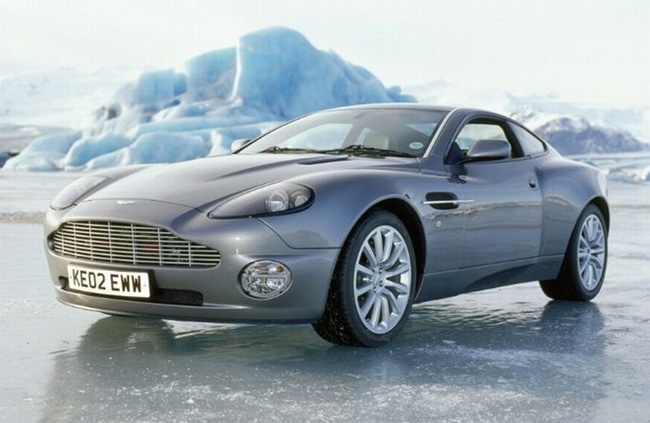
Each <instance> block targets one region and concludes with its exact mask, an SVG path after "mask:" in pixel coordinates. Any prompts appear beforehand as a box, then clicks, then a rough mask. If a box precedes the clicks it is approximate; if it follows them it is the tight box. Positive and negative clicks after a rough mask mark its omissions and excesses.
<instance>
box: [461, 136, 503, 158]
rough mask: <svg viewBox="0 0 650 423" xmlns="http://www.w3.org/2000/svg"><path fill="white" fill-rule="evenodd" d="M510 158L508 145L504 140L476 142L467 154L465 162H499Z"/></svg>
mask: <svg viewBox="0 0 650 423" xmlns="http://www.w3.org/2000/svg"><path fill="white" fill-rule="evenodd" d="M508 157H510V143H509V142H508V141H504V140H478V141H476V142H475V143H474V145H472V147H471V148H470V149H469V151H468V152H467V155H466V158H465V161H480V160H500V159H507V158H508Z"/></svg>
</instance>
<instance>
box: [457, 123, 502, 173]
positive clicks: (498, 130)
mask: <svg viewBox="0 0 650 423" xmlns="http://www.w3.org/2000/svg"><path fill="white" fill-rule="evenodd" d="M484 139H492V140H503V141H507V142H509V140H508V137H507V136H506V133H505V131H504V130H503V127H502V126H501V125H499V124H497V123H490V122H485V121H480V122H469V123H467V124H465V126H463V129H461V130H460V132H459V133H458V135H457V136H456V140H454V142H453V143H452V145H451V148H450V151H449V153H448V154H447V162H448V163H455V162H457V161H459V160H461V159H463V158H465V154H467V151H468V150H469V149H470V148H471V147H472V146H473V145H474V143H475V142H476V141H478V140H484ZM514 151H515V149H514V148H513V154H514Z"/></svg>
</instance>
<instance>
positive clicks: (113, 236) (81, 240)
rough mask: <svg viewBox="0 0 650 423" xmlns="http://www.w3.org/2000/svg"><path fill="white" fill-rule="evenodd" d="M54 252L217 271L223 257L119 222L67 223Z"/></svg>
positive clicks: (164, 233) (156, 231)
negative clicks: (208, 268) (214, 269)
mask: <svg viewBox="0 0 650 423" xmlns="http://www.w3.org/2000/svg"><path fill="white" fill-rule="evenodd" d="M52 249H53V250H54V252H56V253H57V254H60V255H62V256H65V257H70V258H76V259H83V260H90V261H95V262H103V263H117V264H133V265H149V266H173V267H214V266H217V265H218V264H219V263H220V262H221V254H219V252H218V251H215V250H213V249H211V248H208V247H206V246H204V245H199V244H195V243H193V242H190V241H185V240H183V239H180V238H179V237H177V236H176V235H174V234H172V233H171V232H169V231H167V230H165V229H161V228H156V227H153V226H144V225H135V224H132V223H117V222H97V221H84V222H66V223H64V224H63V225H61V227H60V228H59V229H58V230H57V231H56V232H55V233H54V235H53V236H52Z"/></svg>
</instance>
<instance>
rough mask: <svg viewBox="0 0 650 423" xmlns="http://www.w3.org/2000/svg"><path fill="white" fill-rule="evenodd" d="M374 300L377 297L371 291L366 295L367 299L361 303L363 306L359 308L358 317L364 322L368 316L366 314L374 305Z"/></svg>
mask: <svg viewBox="0 0 650 423" xmlns="http://www.w3.org/2000/svg"><path fill="white" fill-rule="evenodd" d="M357 298H358V297H357ZM376 298H377V295H375V293H374V292H372V291H371V292H370V293H369V294H368V297H367V298H366V299H365V301H364V303H363V306H361V309H360V310H359V316H360V317H361V318H362V319H364V320H365V319H366V316H368V313H369V312H370V308H371V307H372V305H373V304H374V303H375V299H376Z"/></svg>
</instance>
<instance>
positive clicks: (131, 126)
mask: <svg viewBox="0 0 650 423" xmlns="http://www.w3.org/2000/svg"><path fill="white" fill-rule="evenodd" d="M408 101H415V98H413V97H412V96H408V95H403V94H401V92H400V89H399V88H398V87H391V88H388V89H387V88H385V87H384V86H383V85H382V83H381V82H380V81H379V80H378V79H377V78H376V77H375V76H374V75H373V74H372V73H370V72H369V71H368V70H366V69H364V68H362V67H360V66H355V65H353V64H350V63H348V62H346V61H345V60H343V59H342V58H341V57H339V56H338V55H336V54H335V53H334V52H324V51H321V50H318V49H316V48H314V47H313V46H312V45H311V43H310V42H309V41H308V40H307V39H306V38H305V37H304V36H303V35H302V34H300V33H298V32H296V31H294V30H291V29H287V28H269V29H265V30H261V31H258V32H254V33H250V34H248V35H245V36H243V37H241V38H240V40H239V42H238V43H237V45H236V46H234V47H231V48H226V49H221V50H216V51H212V52H209V53H205V54H202V55H200V56H197V57H194V58H192V59H190V60H188V61H187V62H186V63H185V66H184V68H183V69H182V70H173V69H164V70H156V71H150V72H146V73H143V74H141V75H140V76H139V77H138V78H137V79H136V80H134V81H131V82H129V83H127V84H125V85H124V86H122V87H121V88H120V89H118V90H117V92H116V93H115V94H114V95H113V98H112V99H111V100H110V101H109V102H108V103H107V104H106V105H105V106H103V107H102V108H100V109H99V110H97V111H95V113H94V115H93V121H92V123H91V124H89V126H87V127H86V128H84V129H83V130H81V131H75V132H71V133H66V134H59V135H54V136H47V137H42V138H39V139H36V140H35V141H34V142H32V143H31V144H30V145H29V146H28V147H27V148H25V150H23V152H22V153H21V154H19V155H18V156H16V157H14V158H11V159H9V160H8V161H7V162H6V164H5V168H7V169H23V170H61V169H66V170H84V169H98V168H102V167H110V166H118V165H126V164H135V163H157V162H175V161H181V160H189V159H193V158H198V157H203V156H206V155H208V154H224V153H226V152H227V151H228V149H229V147H230V144H231V143H232V141H234V140H236V139H239V138H253V137H256V136H258V135H259V134H260V133H261V132H264V131H266V130H268V129H269V128H271V127H273V126H275V125H277V124H278V123H279V122H283V121H286V120H288V119H291V118H294V117H297V116H299V115H302V114H305V113H309V112H311V111H314V110H319V109H324V108H329V107H336V106H345V105H350V104H358V103H376V102H408Z"/></svg>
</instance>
